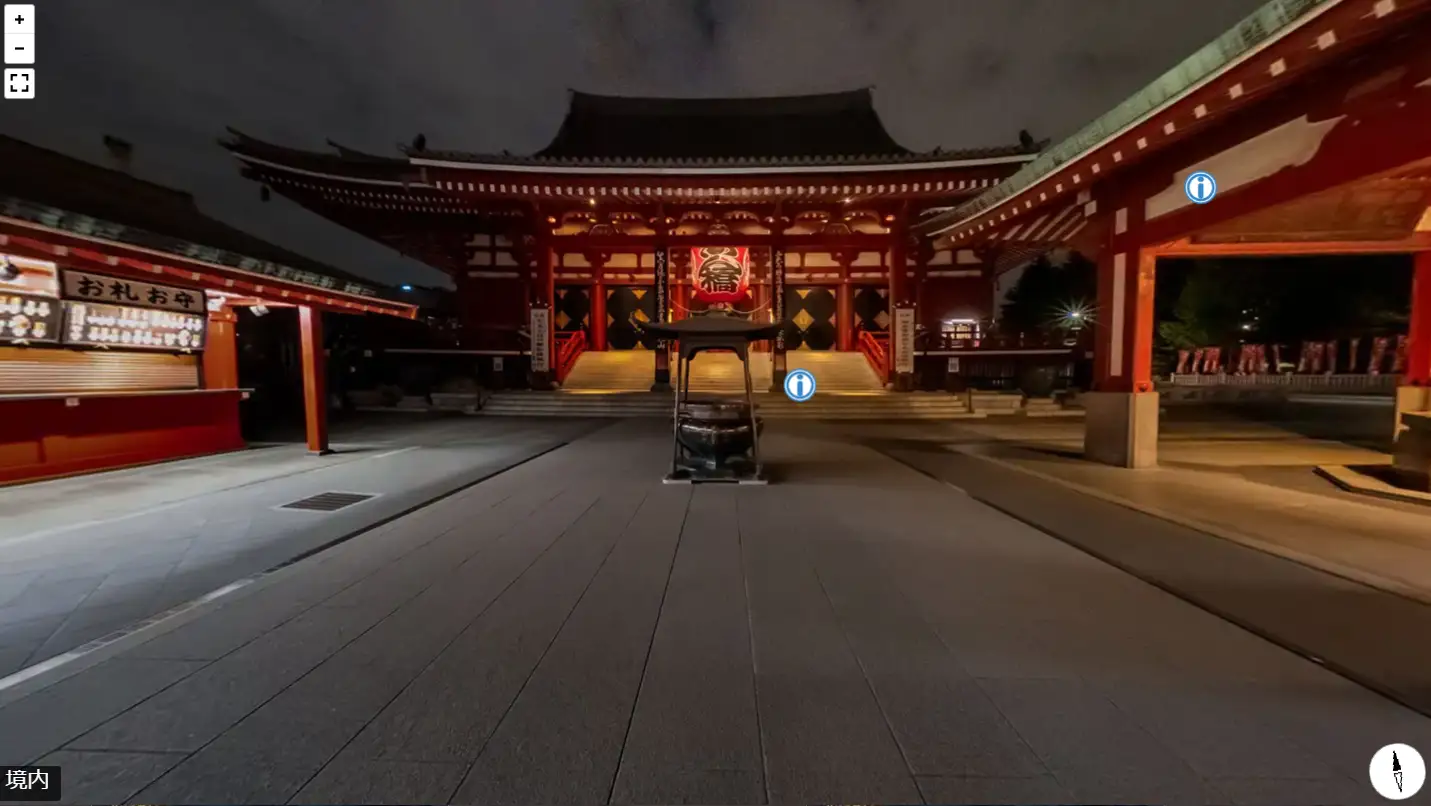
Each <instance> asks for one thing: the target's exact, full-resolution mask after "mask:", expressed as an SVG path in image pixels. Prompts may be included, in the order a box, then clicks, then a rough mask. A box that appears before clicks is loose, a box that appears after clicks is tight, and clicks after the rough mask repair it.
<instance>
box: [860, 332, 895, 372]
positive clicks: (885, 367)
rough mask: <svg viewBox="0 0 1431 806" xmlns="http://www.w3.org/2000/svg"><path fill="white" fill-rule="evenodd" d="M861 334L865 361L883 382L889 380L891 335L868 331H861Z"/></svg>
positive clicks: (861, 346) (861, 348)
mask: <svg viewBox="0 0 1431 806" xmlns="http://www.w3.org/2000/svg"><path fill="white" fill-rule="evenodd" d="M859 334H860V352H862V353H864V354H865V360H866V361H868V362H870V367H871V368H873V369H874V371H875V374H876V375H878V376H879V379H880V380H881V381H887V380H889V334H888V333H871V332H869V331H868V330H861V331H860V332H859Z"/></svg>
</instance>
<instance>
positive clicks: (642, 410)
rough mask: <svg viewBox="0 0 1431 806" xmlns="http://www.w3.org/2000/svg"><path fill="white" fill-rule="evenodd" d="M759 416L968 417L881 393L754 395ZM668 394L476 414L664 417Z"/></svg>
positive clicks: (951, 405) (539, 395) (954, 402)
mask: <svg viewBox="0 0 1431 806" xmlns="http://www.w3.org/2000/svg"><path fill="white" fill-rule="evenodd" d="M755 397H756V405H757V406H758V408H759V411H760V414H761V416H763V417H766V418H769V419H863V420H890V419H921V420H925V419H928V420H939V419H957V418H969V417H982V416H983V415H982V414H978V413H971V412H970V411H969V410H968V406H967V404H966V403H965V401H964V399H963V398H962V397H958V396H954V395H946V394H938V393H932V394H931V393H922V394H921V393H916V394H907V395H896V394H890V393H884V392H877V393H868V394H850V395H838V394H830V395H828V396H824V397H817V398H816V399H815V400H812V401H807V402H805V403H795V402H793V401H791V400H789V399H787V398H785V397H783V396H780V395H772V394H768V393H760V394H757V395H756V396H755ZM672 405H673V401H672V399H671V396H670V394H669V393H653V392H630V393H610V394H601V393H589V392H583V393H578V392H499V393H497V394H494V395H493V396H492V397H491V398H490V399H488V400H487V402H486V404H485V405H484V407H483V408H482V410H481V413H483V414H488V415H492V416H527V417H531V416H554V417H562V416H566V417H644V416H656V417H668V416H670V414H671V410H672Z"/></svg>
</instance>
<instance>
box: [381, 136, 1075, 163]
mask: <svg viewBox="0 0 1431 806" xmlns="http://www.w3.org/2000/svg"><path fill="white" fill-rule="evenodd" d="M1047 144H1048V141H1044V142H1043V143H1040V144H1039V146H1040V147H1042V146H1046V145H1047ZM403 151H404V153H406V154H408V155H409V156H411V157H413V158H416V159H424V160H440V161H446V162H471V163H478V164H482V165H496V166H501V165H513V166H517V165H521V166H534V167H541V166H549V167H561V168H782V167H788V168H803V167H819V166H821V165H899V164H904V163H908V164H911V165H913V164H920V163H930V162H960V161H964V160H984V159H999V158H1013V157H1024V158H1027V159H1033V158H1034V155H1035V153H1036V151H1035V150H1028V149H1024V148H1022V147H1021V146H995V147H992V148H965V149H958V150H952V151H946V150H943V149H938V150H935V151H925V152H906V153H904V154H868V153H860V154H834V155H828V156H817V155H796V156H762V157H548V156H542V155H540V154H537V155H532V156H518V155H514V154H481V153H473V152H468V151H435V150H424V151H418V150H415V149H409V148H404V149H403Z"/></svg>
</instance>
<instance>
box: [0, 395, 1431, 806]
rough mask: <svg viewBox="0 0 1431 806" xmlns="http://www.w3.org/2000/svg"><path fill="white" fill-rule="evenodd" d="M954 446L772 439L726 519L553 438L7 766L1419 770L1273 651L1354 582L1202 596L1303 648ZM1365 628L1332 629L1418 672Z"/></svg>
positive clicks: (933, 435) (945, 438)
mask: <svg viewBox="0 0 1431 806" xmlns="http://www.w3.org/2000/svg"><path fill="white" fill-rule="evenodd" d="M473 427H474V428H479V427H484V426H477V425H476V424H474V425H473ZM550 427H551V428H553V429H557V428H561V427H562V424H560V423H557V422H553V423H551V425H550ZM568 427H574V426H568ZM938 429H944V430H938ZM977 437H979V435H978V434H976V433H974V432H970V431H968V430H961V429H960V428H958V427H954V426H939V427H933V426H890V427H883V428H879V427H869V428H861V427H858V426H842V427H834V426H825V425H818V424H809V425H794V424H777V425H772V427H771V428H770V431H769V434H768V438H767V441H766V443H765V450H764V453H765V455H766V456H767V457H768V459H769V461H770V462H771V464H772V466H773V469H774V470H775V472H776V474H777V476H778V478H777V483H775V484H772V485H770V486H769V487H740V488H732V487H715V486H700V487H688V486H667V485H662V484H661V483H660V477H661V475H662V473H663V471H664V469H665V467H666V464H667V462H668V461H669V451H670V445H669V442H668V432H667V430H666V428H665V427H664V426H663V425H662V424H661V423H660V422H656V421H650V422H638V421H627V422H618V423H614V424H611V425H610V426H608V427H605V428H601V429H598V430H594V431H591V430H587V431H579V432H576V431H574V432H572V435H571V436H570V437H569V438H568V439H566V440H563V441H565V442H566V444H565V445H563V446H562V447H559V448H557V449H556V450H551V451H549V452H545V453H541V454H540V455H537V456H535V458H532V459H531V460H530V461H527V462H524V463H521V464H517V465H515V466H514V467H512V468H511V469H510V470H507V471H506V472H503V473H500V474H498V475H495V476H493V477H492V478H490V479H488V480H486V481H482V482H481V483H478V484H475V485H470V486H467V487H465V488H463V489H461V490H459V491H457V492H455V493H454V494H452V495H449V496H447V497H445V498H442V499H440V500H438V501H436V502H435V503H433V504H432V505H430V506H426V507H423V508H420V509H417V510H415V511H413V512H411V513H410V514H407V515H404V516H402V517H399V518H396V519H393V520H388V521H386V522H384V523H381V524H379V525H377V526H375V527H374V528H371V529H369V530H367V531H365V532H363V533H362V534H359V535H357V536H355V537H353V538H352V539H350V540H347V541H344V542H342V543H339V544H337V545H335V546H333V547H332V548H329V549H327V550H325V551H322V552H320V553H317V554H314V555H312V556H310V557H308V558H307V559H304V560H302V561H300V562H297V563H293V564H291V565H287V566H285V567H283V568H282V569H280V570H278V571H275V572H273V573H271V574H268V575H267V576H265V577H263V578H262V579H261V580H260V581H258V582H256V583H254V584H252V585H250V586H249V587H247V588H244V589H242V590H241V591H238V592H236V593H234V594H233V595H232V596H230V597H227V598H224V599H220V600H218V601H217V602H214V603H212V604H211V605H208V606H205V607H203V608H199V609H197V610H195V611H193V612H190V613H187V614H185V615H184V616H183V617H179V618H174V619H170V620H167V621H163V622H160V623H158V624H155V625H153V626H150V627H147V628H145V629H143V630H140V631H138V632H136V633H133V634H132V635H129V636H127V637H126V638H124V639H122V640H120V641H117V642H115V643H114V644H111V645H109V646H108V647H106V648H104V649H102V650H99V651H96V652H94V653H91V654H90V655H87V656H85V657H84V658H83V659H81V660H79V661H76V662H74V663H72V664H69V665H68V666H66V667H63V668H61V669H58V670H55V671H53V672H50V673H47V674H46V675H43V676H41V677H36V678H34V679H31V680H28V681H25V682H24V683H22V684H20V685H17V686H14V687H12V688H10V689H8V690H4V691H0V758H3V759H5V760H6V761H7V763H23V762H31V761H34V762H37V763H46V764H59V765H61V766H62V767H63V768H64V776H65V787H66V799H67V800H68V801H71V802H77V803H78V802H89V803H98V802H108V803H119V802H138V803H219V802H223V803H282V802H294V803H337V802H370V803H448V802H450V803H593V802H612V803H652V804H655V803H821V802H824V803H842V802H843V803H854V802H873V803H878V802H886V803H915V802H932V803H978V802H982V803H999V802H1045V803H1053V802H1102V803H1133V802H1141V803H1169V804H1177V803H1199V804H1202V803H1227V804H1261V803H1266V804H1290V803H1297V804H1307V803H1373V802H1380V798H1379V797H1378V796H1377V795H1376V794H1375V793H1374V792H1373V790H1372V789H1371V788H1370V786H1369V784H1368V783H1367V781H1366V775H1367V764H1368V762H1369V760H1370V758H1371V755H1372V754H1373V753H1374V752H1375V750H1376V749H1377V748H1379V747H1380V746H1382V745H1384V744H1387V743H1390V742H1393V741H1396V742H1406V743H1409V744H1412V745H1417V746H1420V747H1421V748H1423V752H1425V751H1426V749H1428V748H1431V719H1427V718H1426V717H1425V716H1422V715H1421V714H1420V713H1417V712H1416V710H1413V708H1409V707H1406V706H1405V705H1401V704H1398V703H1397V702H1396V701H1395V700H1394V699H1392V698H1391V697H1388V696H1382V695H1381V694H1378V693H1374V692H1373V691H1372V690H1371V689H1370V688H1368V687H1367V686H1366V685H1363V684H1362V683H1359V682H1354V681H1353V679H1352V678H1365V680H1368V681H1370V682H1371V683H1372V684H1373V685H1375V684H1376V680H1377V678H1376V673H1377V672H1378V670H1377V669H1375V668H1359V667H1358V668H1341V669H1340V671H1342V672H1343V673H1342V674H1338V673H1337V672H1335V671H1333V670H1332V669H1330V668H1328V667H1327V666H1325V665H1323V664H1321V663H1318V662H1314V661H1313V660H1309V659H1307V657H1306V653H1303V652H1294V651H1289V649H1287V648H1284V647H1285V646H1286V645H1290V643H1289V642H1288V641H1286V640H1284V638H1285V636H1283V635H1280V634H1278V632H1277V630H1278V629H1284V630H1291V629H1305V628H1306V624H1307V623H1308V621H1309V620H1310V619H1314V618H1316V617H1318V614H1319V612H1320V611H1312V610H1309V608H1308V607H1307V603H1308V602H1311V601H1315V600H1317V599H1318V597H1319V596H1320V595H1321V594H1323V593H1327V595H1328V596H1333V595H1334V594H1337V593H1338V592H1339V591H1342V590H1343V589H1341V588H1338V587H1336V586H1338V585H1342V584H1347V583H1346V581H1345V580H1343V579H1341V578H1340V577H1337V576H1335V575H1331V574H1327V573H1325V572H1323V571H1319V570H1315V569H1312V568H1308V567H1306V566H1304V565H1299V564H1296V563H1291V562H1289V561H1287V560H1285V559H1281V558H1277V557H1273V556H1271V555H1268V554H1265V553H1258V556H1259V557H1261V558H1263V559H1265V560H1266V561H1267V562H1268V563H1272V564H1273V565H1252V566H1245V567H1239V566H1235V565H1233V566H1227V567H1225V568H1223V570H1224V571H1225V572H1226V574H1227V575H1228V577H1229V579H1230V580H1231V581H1233V582H1235V583H1236V584H1235V585H1230V586H1229V587H1233V588H1236V589H1237V590H1240V591H1243V592H1246V591H1248V590H1252V589H1255V588H1256V587H1257V584H1258V581H1259V577H1258V575H1263V577H1262V578H1263V579H1264V580H1265V581H1267V583H1268V584H1267V587H1265V589H1263V590H1261V592H1260V593H1261V595H1260V596H1259V597H1256V602H1254V604H1257V606H1258V607H1261V608H1262V609H1263V610H1266V609H1267V608H1268V607H1272V609H1273V610H1276V608H1275V607H1273V605H1275V601H1276V599H1277V597H1278V596H1285V597H1287V603H1286V607H1285V608H1284V609H1286V610H1288V611H1291V612H1292V615H1293V616H1299V617H1300V619H1299V618H1293V617H1291V616H1288V615H1285V614H1284V616H1283V620H1282V622H1281V623H1280V624H1278V625H1273V627H1272V628H1264V627H1263V625H1260V624H1258V623H1257V621H1258V619H1259V618H1265V615H1266V614H1265V613H1263V614H1262V615H1259V614H1258V612H1251V611H1249V610H1248V602H1247V601H1242V602H1240V603H1239V602H1232V603H1230V604H1229V603H1228V602H1225V601H1224V602H1221V603H1220V605H1219V603H1211V604H1213V605H1219V606H1208V607H1199V606H1196V605H1194V604H1192V603H1191V602H1190V600H1192V601H1199V602H1200V603H1201V604H1204V605H1207V604H1209V603H1206V602H1201V601H1200V600H1199V599H1198V597H1196V596H1189V595H1187V591H1184V590H1182V589H1180V587H1179V586H1180V585H1186V584H1189V583H1190V582H1199V581H1202V582H1205V581H1206V580H1207V567H1206V566H1205V565H1204V564H1205V563H1217V562H1227V561H1228V556H1227V555H1225V554H1224V555H1216V556H1214V555H1211V554H1209V553H1208V551H1209V549H1208V546H1212V547H1213V549H1212V551H1218V550H1222V549H1224V548H1229V547H1230V548H1232V549H1237V550H1244V549H1242V547H1240V546H1237V545H1235V544H1233V543H1231V542H1229V541H1226V540H1221V539H1218V538H1212V537H1207V536H1206V535H1203V536H1202V537H1203V538H1205V539H1206V540H1208V541H1211V542H1210V543H1206V544H1203V543H1190V542H1187V541H1183V542H1177V543H1173V542H1172V538H1170V537H1169V536H1168V533H1167V532H1166V530H1167V529H1170V528H1174V527H1173V525H1171V524H1168V523H1167V522H1165V521H1158V520H1157V519H1153V518H1148V517H1147V516H1139V517H1142V518H1144V519H1143V520H1139V519H1137V517H1135V516H1138V513H1135V512H1132V511H1131V510H1128V509H1126V508H1124V507H1120V506H1118V505H1116V504H1112V503H1108V502H1105V501H1099V500H1094V499H1091V498H1087V497H1086V496H1085V497H1084V498H1086V499H1087V500H1084V501H1083V502H1082V503H1081V504H1080V503H1078V502H1077V501H1075V502H1073V503H1070V501H1069V500H1065V499H1062V498H1059V497H1058V496H1059V495H1062V494H1067V495H1069V496H1076V495H1077V494H1075V493H1072V492H1070V491H1068V490H1066V489H1064V488H1061V487H1058V485H1056V484H1053V483H1051V482H1048V481H1046V480H1042V479H1038V478H1035V477H1032V476H1027V475H1020V474H1019V473H1017V471H1013V470H1009V469H1008V468H1005V467H1003V466H1001V465H996V464H993V463H990V462H987V461H986V460H985V459H982V458H979V457H977V456H970V455H968V454H965V453H961V452H959V451H956V450H951V449H949V446H948V445H946V444H945V443H950V444H954V443H959V442H960V441H961V439H962V440H963V441H966V442H967V441H971V440H975V438H977ZM956 447H957V445H956ZM946 457H947V459H946ZM981 463H982V464H981ZM958 473H963V474H964V478H962V479H961V478H955V476H956V474H958ZM975 481H977V482H979V483H978V484H975V483H974V482H975ZM1020 485H1038V486H1036V487H1027V488H1021V486H1020ZM1054 490H1061V491H1062V492H1061V493H1060V492H1056V491H1055V492H1051V491H1054ZM996 495H999V496H1003V498H1002V499H1001V500H999V501H993V498H994V497H995V496H996ZM1020 495H1022V497H1023V499H1026V500H1027V501H1028V502H1031V504H1032V505H1033V506H1034V507H1039V508H1043V509H1045V512H1044V514H1043V520H1042V522H1040V521H1039V520H1037V519H1035V518H1034V517H1033V514H1032V513H1029V512H1020V511H1017V509H1016V507H1015V504H1017V501H1015V500H1014V499H1017V498H1019V497H1020ZM986 500H988V501H991V502H992V503H993V504H995V505H991V504H990V503H986ZM1056 506H1067V507H1069V508H1068V509H1065V510H1058V509H1049V508H1050V507H1056ZM1080 507H1081V508H1080ZM1112 510H1118V511H1119V512H1121V513H1123V515H1122V516H1121V517H1114V516H1111V515H1110V514H1109V513H1110V511H1112ZM1030 523H1036V524H1038V525H1039V526H1040V527H1042V528H1035V526H1034V525H1030ZM1070 524H1072V525H1076V526H1078V530H1077V531H1076V532H1073V533H1071V534H1060V532H1063V531H1071V530H1067V529H1065V528H1064V527H1067V526H1069V525H1070ZM1179 528H1180V527H1179ZM1055 534H1056V535H1059V536H1058V537H1055V536H1053V535H1055ZM1099 536H1102V537H1103V538H1106V541H1105V543H1104V544H1100V545H1096V546H1095V545H1089V544H1087V542H1088V541H1089V540H1091V539H1092V538H1096V537H1099ZM1167 544H1171V548H1170V549H1168V548H1166V545H1167ZM1189 546H1191V548H1189ZM1119 552H1122V554H1121V555H1119ZM1169 552H1171V553H1169ZM1095 555H1098V556H1101V557H1104V558H1105V559H1106V560H1108V561H1104V559H1097V558H1096V557H1095ZM1113 555H1118V556H1113ZM1130 555H1131V556H1130ZM1159 558H1162V561H1161V562H1159ZM1169 558H1171V559H1169ZM1232 559H1237V558H1235V557H1234V558H1232ZM1172 562H1176V563H1179V564H1180V565H1177V566H1176V567H1170V563H1172ZM1276 564H1281V565H1276ZM1180 568H1193V569H1195V570H1196V571H1197V572H1198V573H1196V574H1188V575H1186V576H1187V578H1184V579H1178V578H1172V579H1169V578H1168V577H1169V575H1170V572H1171V571H1176V570H1179V569H1180ZM1289 568H1292V569H1296V570H1298V571H1299V572H1300V573H1301V575H1300V576H1288V574H1290V573H1291V572H1290V571H1288V570H1287V569H1289ZM1124 569H1126V570H1124ZM1277 574H1282V576H1277ZM1160 575H1161V576H1160ZM1286 586H1293V587H1286ZM1356 595H1357V596H1359V597H1360V598H1361V600H1363V601H1384V600H1387V599H1395V600H1396V601H1397V602H1401V603H1404V604H1405V605H1406V606H1407V607H1413V606H1414V607H1424V606H1423V605H1420V604H1419V603H1413V602H1411V600H1408V599H1405V598H1402V597H1397V596H1395V594H1391V593H1386V592H1384V591H1380V590H1378V589H1374V588H1369V587H1368V588H1365V589H1359V590H1358V591H1357V592H1356ZM1269 603H1272V604H1271V605H1269ZM1229 608H1230V609H1231V612H1229ZM1239 608H1241V609H1240V610H1239ZM1210 611H1213V612H1210ZM1367 612H1368V611H1367V610H1366V609H1365V608H1361V609H1357V608H1352V609H1350V610H1348V611H1347V612H1346V615H1345V616H1344V619H1343V620H1342V621H1339V622H1336V623H1328V624H1324V625H1323V627H1324V629H1325V631H1329V632H1331V631H1338V630H1345V629H1357V630H1363V631H1365V630H1368V629H1380V630H1382V631H1383V634H1385V635H1386V636H1387V637H1395V635H1399V636H1400V637H1401V638H1402V639H1403V641H1404V642H1405V643H1415V642H1414V641H1413V640H1412V636H1413V635H1415V634H1417V633H1416V632H1415V629H1416V627H1415V626H1414V625H1413V626H1409V627H1397V628H1396V629H1395V630H1392V629H1389V628H1388V627H1387V625H1386V624H1385V623H1383V624H1380V625H1364V624H1359V623H1353V622H1349V621H1347V620H1346V619H1355V618H1361V617H1364V616H1366V615H1367ZM1398 612H1400V611H1398ZM1215 613H1216V614H1215ZM1402 615H1405V614H1404V613H1402ZM1234 622H1238V623H1234ZM1239 623H1240V624H1243V625H1244V626H1238V624H1239ZM1420 634H1426V633H1424V632H1423V633H1420ZM1377 660H1378V661H1380V660H1381V658H1378V659H1377ZM1339 661H1341V662H1342V664H1341V665H1342V666H1345V665H1346V663H1348V662H1349V663H1351V664H1352V666H1353V667H1355V666H1356V664H1357V663H1358V661H1357V658H1349V659H1348V658H1341V659H1339ZM1426 668H1428V666H1427V665H1426V664H1424V663H1423V664H1421V665H1420V666H1419V667H1415V668H1407V669H1401V670H1395V671H1396V672H1397V674H1398V675H1400V677H1399V678H1398V679H1397V680H1394V681H1392V682H1393V683H1396V684H1397V685H1401V686H1403V687H1409V688H1411V689H1415V690H1419V691H1420V692H1421V694H1422V695H1425V693H1426V692H1427V691H1431V686H1428V685H1426V672H1425V669H1426ZM1386 671H1387V670H1385V669H1382V670H1380V672H1382V673H1384V672H1386ZM1418 675H1419V676H1420V678H1419V679H1418V678H1417V676H1418ZM1392 694H1395V692H1392ZM1400 699H1402V700H1403V701H1407V700H1408V699H1409V698H1405V697H1402V698H1400ZM1413 704H1414V703H1413Z"/></svg>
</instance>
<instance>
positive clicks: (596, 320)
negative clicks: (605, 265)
mask: <svg viewBox="0 0 1431 806" xmlns="http://www.w3.org/2000/svg"><path fill="white" fill-rule="evenodd" d="M592 276H593V277H595V280H593V281H592V283H591V309H590V310H591V312H590V313H589V314H587V319H588V324H589V326H590V330H589V335H590V336H591V349H593V350H605V349H606V283H605V282H604V281H603V280H602V278H601V273H600V272H596V273H594V274H593V275H592Z"/></svg>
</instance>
